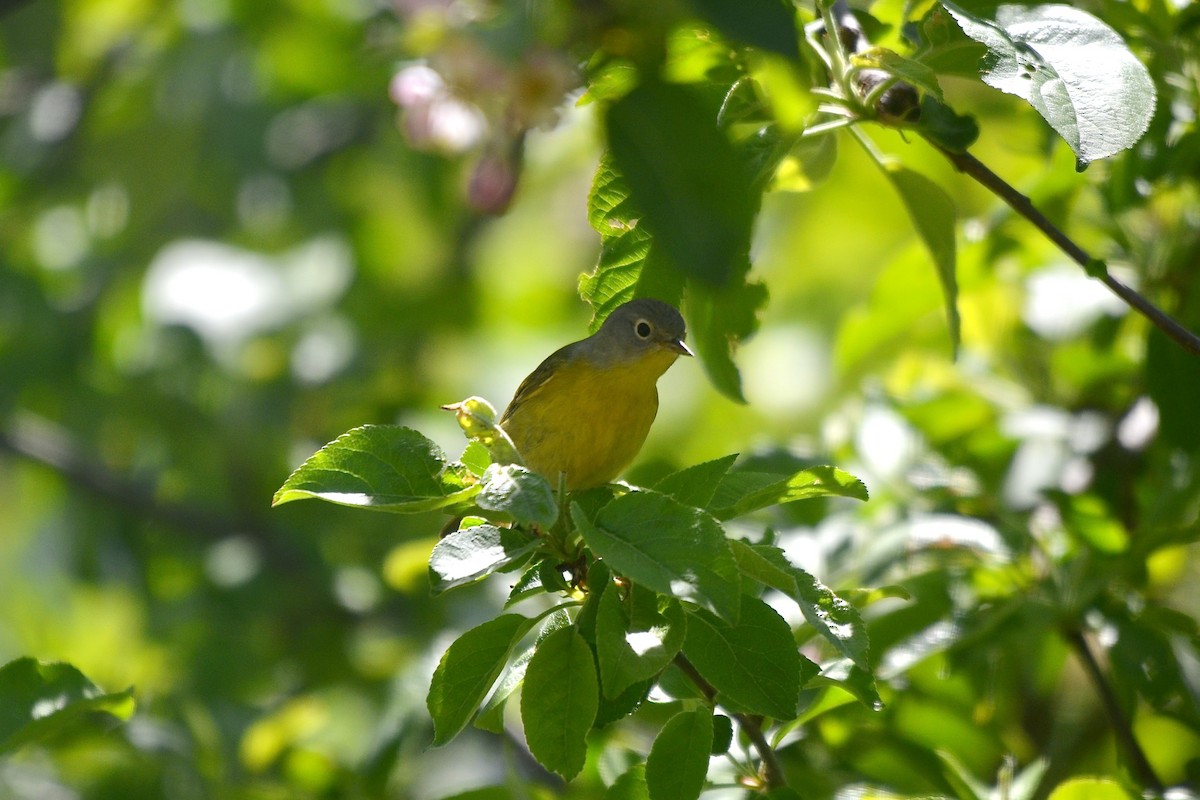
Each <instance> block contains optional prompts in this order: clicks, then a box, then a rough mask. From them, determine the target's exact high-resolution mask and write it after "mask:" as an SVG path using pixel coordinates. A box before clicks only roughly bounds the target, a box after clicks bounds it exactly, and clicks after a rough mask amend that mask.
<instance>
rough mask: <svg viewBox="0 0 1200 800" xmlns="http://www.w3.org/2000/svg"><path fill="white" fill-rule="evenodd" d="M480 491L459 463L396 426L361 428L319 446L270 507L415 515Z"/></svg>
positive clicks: (281, 488)
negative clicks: (319, 505) (308, 504)
mask: <svg viewBox="0 0 1200 800" xmlns="http://www.w3.org/2000/svg"><path fill="white" fill-rule="evenodd" d="M478 492H479V486H478V484H476V483H474V481H473V480H472V479H471V478H470V476H469V472H468V470H467V468H466V467H465V466H463V465H462V464H457V463H451V462H447V460H446V455H445V453H443V452H442V450H441V448H440V447H438V446H437V445H436V444H434V443H433V442H431V441H429V439H427V438H425V437H424V436H423V435H421V434H420V433H418V432H416V431H414V430H411V429H409V428H402V427H399V426H397V425H364V426H362V427H360V428H355V429H353V430H351V431H347V432H346V433H343V434H342V435H341V436H339V437H338V438H337V439H334V440H333V441H332V442H330V443H329V444H327V445H325V446H324V447H322V448H321V449H320V450H318V451H317V452H316V453H314V454H313V455H312V456H310V457H309V459H308V460H307V461H305V462H304V463H303V464H301V465H300V467H299V468H298V469H297V470H296V471H295V472H293V473H292V474H291V476H290V477H289V478H288V479H287V480H286V481H285V482H284V484H283V486H281V487H280V488H279V491H277V492H276V493H275V497H274V499H273V500H272V501H271V503H272V505H280V504H282V503H287V502H290V501H292V500H300V499H303V498H308V497H315V498H318V499H320V500H326V501H328V502H330V503H338V504H341V505H347V506H358V507H362V508H369V509H372V510H375V511H394V512H399V513H416V512H421V511H434V510H437V509H440V508H446V507H447V506H451V505H454V504H456V503H462V502H465V501H467V500H469V499H470V498H471V497H473V496H474V495H475V494H477V493H478Z"/></svg>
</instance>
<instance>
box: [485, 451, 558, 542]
mask: <svg viewBox="0 0 1200 800" xmlns="http://www.w3.org/2000/svg"><path fill="white" fill-rule="evenodd" d="M475 503H476V505H478V506H479V507H480V508H482V509H484V510H485V511H496V512H500V513H502V514H504V515H505V516H506V517H508V518H510V519H513V520H515V521H516V522H518V523H521V524H524V525H540V526H542V527H543V528H548V527H550V526H551V525H553V524H554V521H555V520H556V519H558V504H557V503H556V502H555V501H554V490H553V489H552V488H550V482H549V481H547V480H546V479H545V478H543V477H542V476H541V475H538V474H537V473H536V472H531V471H529V470H527V469H525V468H524V467H519V466H517V465H516V464H492V465H491V466H490V467H488V468H487V470H486V471H485V472H484V473H483V480H482V481H481V483H480V488H479V494H478V495H476V497H475Z"/></svg>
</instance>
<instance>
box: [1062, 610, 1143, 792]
mask: <svg viewBox="0 0 1200 800" xmlns="http://www.w3.org/2000/svg"><path fill="white" fill-rule="evenodd" d="M1063 635H1064V636H1065V637H1066V640H1067V643H1068V644H1069V645H1070V646H1071V649H1072V651H1073V652H1074V653H1075V655H1076V657H1078V658H1079V661H1080V663H1082V664H1083V668H1084V671H1085V672H1087V674H1088V677H1089V678H1090V679H1091V681H1092V684H1093V685H1094V686H1095V688H1096V693H1097V694H1098V695H1100V702H1101V704H1102V705H1103V706H1104V711H1105V713H1106V714H1107V715H1108V718H1109V721H1110V722H1111V723H1112V727H1113V732H1114V734H1115V735H1116V737H1117V742H1118V744H1119V745H1120V746H1121V748H1122V749H1123V750H1124V751H1125V755H1126V757H1127V758H1128V759H1129V765H1130V768H1131V769H1132V770H1133V772H1134V774H1135V775H1137V777H1138V779H1139V780H1140V781H1141V782H1142V785H1143V786H1145V787H1146V788H1148V789H1150V790H1152V791H1153V792H1154V793H1156V794H1158V795H1161V794H1162V792H1163V788H1164V787H1163V784H1162V781H1160V780H1159V779H1158V775H1156V774H1155V773H1154V767H1152V766H1151V765H1150V761H1149V759H1147V758H1146V752H1145V751H1144V750H1142V746H1141V744H1139V743H1138V740H1137V737H1136V736H1134V735H1133V726H1132V724H1131V723H1130V720H1129V717H1128V715H1126V713H1125V710H1124V709H1123V708H1122V707H1121V703H1120V701H1119V700H1118V699H1117V695H1116V692H1115V691H1113V687H1112V685H1111V684H1110V683H1109V682H1108V678H1107V677H1106V676H1105V674H1104V670H1103V669H1101V667H1100V662H1099V661H1098V660H1097V659H1096V654H1095V653H1093V652H1092V648H1091V645H1089V644H1088V641H1087V639H1086V638H1085V637H1084V635H1083V631H1081V630H1079V629H1078V628H1069V629H1067V630H1066V631H1064V632H1063Z"/></svg>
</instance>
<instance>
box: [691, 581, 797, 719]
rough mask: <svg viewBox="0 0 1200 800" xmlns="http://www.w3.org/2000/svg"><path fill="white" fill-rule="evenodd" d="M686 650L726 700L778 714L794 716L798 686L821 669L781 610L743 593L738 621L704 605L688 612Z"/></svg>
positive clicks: (733, 705)
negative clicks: (798, 643) (803, 652)
mask: <svg viewBox="0 0 1200 800" xmlns="http://www.w3.org/2000/svg"><path fill="white" fill-rule="evenodd" d="M683 652H684V654H685V655H686V656H687V657H688V660H689V661H691V663H692V664H693V665H694V666H695V668H696V670H697V671H698V672H699V673H700V674H701V675H702V676H704V679H705V680H707V681H708V682H709V683H710V684H712V686H713V687H714V688H715V689H716V690H717V692H718V693H719V696H720V701H721V702H722V703H724V704H726V705H727V706H728V707H729V708H731V709H733V710H737V711H747V712H750V713H754V714H763V715H765V716H769V717H775V718H776V719H791V718H792V717H794V716H796V703H797V700H798V697H799V692H800V686H801V685H802V684H803V683H804V682H805V681H807V679H808V678H809V677H812V676H814V675H816V674H817V672H818V669H817V666H816V665H815V664H813V663H812V662H811V661H809V660H808V659H807V658H805V657H804V656H802V655H800V653H799V652H797V650H796V645H795V643H794V642H793V641H792V635H791V628H789V627H788V624H787V622H785V621H784V619H783V617H781V616H779V612H777V611H775V610H774V609H773V608H771V607H770V606H769V605H767V604H766V603H764V602H763V601H761V600H759V599H757V598H754V597H749V596H745V595H744V596H743V597H742V608H741V614H740V615H739V617H738V621H737V622H736V623H732V624H731V623H729V622H726V621H725V620H723V619H720V618H719V617H717V616H715V615H713V614H710V613H708V612H707V611H704V610H703V609H700V610H697V611H696V612H695V613H692V614H690V615H689V616H688V625H687V636H686V638H685V639H684V643H683Z"/></svg>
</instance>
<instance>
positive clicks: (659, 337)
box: [593, 297, 692, 358]
mask: <svg viewBox="0 0 1200 800" xmlns="http://www.w3.org/2000/svg"><path fill="white" fill-rule="evenodd" d="M686 334H687V326H686V325H685V324H684V321H683V315H681V314H680V313H679V311H678V310H677V309H676V308H675V307H674V306H671V305H668V304H667V303H664V302H663V301H661V300H653V299H651V298H649V297H641V298H638V299H637V300H630V301H629V302H628V303H624V304H623V305H620V306H618V307H617V308H616V309H615V310H614V311H613V312H612V313H611V314H609V315H608V318H607V319H605V320H604V324H603V325H601V326H600V330H598V331H596V333H595V335H594V337H593V338H594V339H595V340H596V341H597V343H602V344H603V350H602V352H603V353H604V354H606V355H609V354H611V355H613V356H615V357H617V358H628V357H631V356H634V355H638V354H641V353H644V352H646V351H647V350H650V349H662V350H666V351H670V352H674V353H675V354H676V355H684V356H690V355H691V354H692V351H691V350H689V349H688V347H687V345H685V344H684V343H683V337H684V336H685V335H686Z"/></svg>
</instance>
